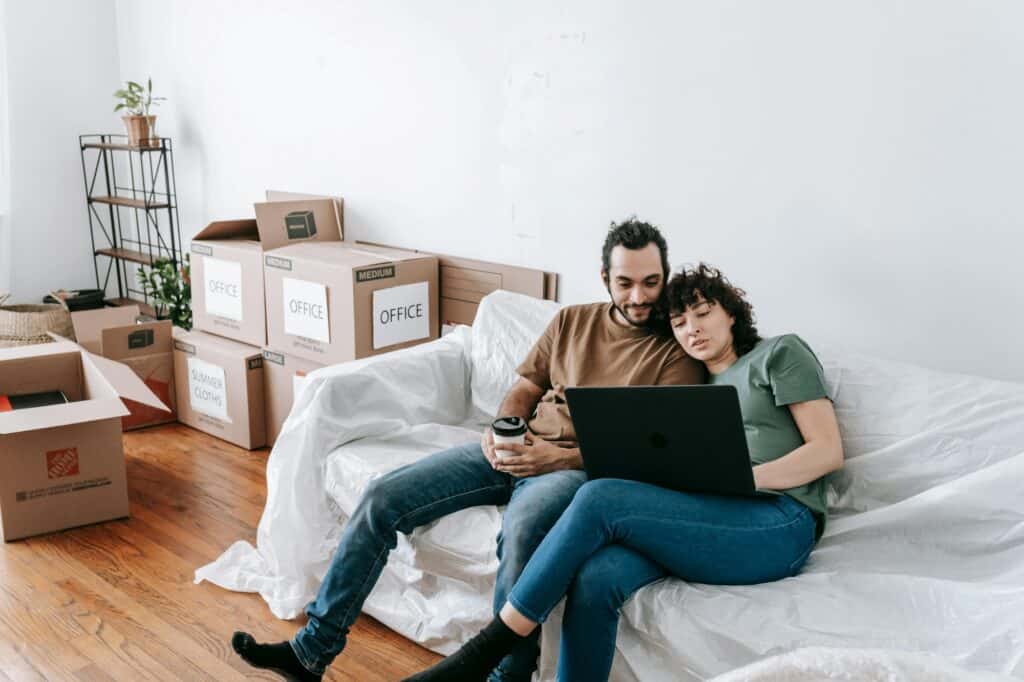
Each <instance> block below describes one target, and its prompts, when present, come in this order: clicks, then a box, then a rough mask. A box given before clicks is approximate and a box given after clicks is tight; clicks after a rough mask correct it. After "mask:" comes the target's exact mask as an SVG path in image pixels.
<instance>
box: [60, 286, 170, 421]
mask: <svg viewBox="0 0 1024 682" xmlns="http://www.w3.org/2000/svg"><path fill="white" fill-rule="evenodd" d="M138 318H139V308H138V306H123V307H118V308H100V309H98V310H82V311H79V312H75V313H71V323H72V324H73V325H74V328H75V337H76V338H77V339H78V343H79V345H80V346H82V347H83V348H85V349H86V350H87V351H89V352H90V353H95V354H96V355H101V356H103V357H105V358H108V359H110V360H117V361H118V362H121V363H123V364H125V365H127V366H128V367H131V368H132V370H133V371H134V372H135V374H136V375H137V376H138V377H139V378H140V379H142V381H143V383H145V384H146V386H148V387H149V390H151V391H152V392H153V393H154V395H156V396H157V398H159V399H160V402H162V403H163V404H164V405H167V406H169V407H170V408H171V409H170V411H167V410H158V409H155V408H153V407H151V406H149V405H144V404H142V403H137V402H135V401H132V400H126V401H125V406H126V407H127V408H128V410H129V411H130V412H131V414H129V415H127V416H126V417H124V418H123V419H122V420H121V427H122V428H123V429H124V430H125V431H129V430H131V429H140V428H143V427H145V426H155V425H157V424H169V423H171V422H174V421H176V420H177V417H176V415H175V404H176V402H177V400H176V398H175V395H174V355H173V348H172V346H171V321H170V320H149V321H144V322H136V320H137V319H138Z"/></svg>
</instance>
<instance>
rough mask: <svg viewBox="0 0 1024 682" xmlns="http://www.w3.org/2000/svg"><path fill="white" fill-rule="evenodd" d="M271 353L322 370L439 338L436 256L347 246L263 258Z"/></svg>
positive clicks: (287, 250)
mask: <svg viewBox="0 0 1024 682" xmlns="http://www.w3.org/2000/svg"><path fill="white" fill-rule="evenodd" d="M263 262H264V265H265V268H264V271H265V280H266V281H265V286H266V294H267V346H269V347H270V348H273V349H275V350H277V351H281V352H284V353H288V354H289V355H294V356H296V357H300V358H305V359H307V360H312V361H313V362H319V363H322V364H325V365H331V364H336V363H339V362H346V361H348V360H354V359H356V358H362V357H366V356H368V355H376V354H378V353H384V352H387V351H392V350H397V349H399V348H405V347H406V346H411V345H414V344H417V343H422V342H423V341H427V340H430V339H436V338H437V336H438V309H437V300H438V290H437V272H438V270H437V257H435V256H432V255H428V254H421V253H413V252H411V251H400V250H397V249H388V248H384V247H371V246H365V247H364V246H354V245H352V244H344V243H334V242H331V243H323V244H293V245H291V246H285V247H283V248H280V249H275V250H274V251H270V252H267V253H266V254H264V257H263Z"/></svg>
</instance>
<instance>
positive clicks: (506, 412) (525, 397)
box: [480, 377, 544, 468]
mask: <svg viewBox="0 0 1024 682" xmlns="http://www.w3.org/2000/svg"><path fill="white" fill-rule="evenodd" d="M543 395H544V389H543V388H541V387H540V386H538V385H537V384H535V383H533V382H532V381H530V380H529V379H527V378H525V377H519V381H517V382H516V383H515V384H513V385H512V388H510V389H509V391H508V393H506V394H505V399H504V400H502V401H501V407H499V408H498V414H497V416H498V417H522V418H523V419H525V420H529V419H530V417H531V416H532V415H533V411H534V410H535V409H537V403H538V402H540V399H541V397H542V396H543ZM480 447H482V448H483V450H484V457H486V458H487V461H488V462H490V463H491V466H492V467H494V466H495V465H496V464H497V463H498V456H497V455H495V454H494V434H493V433H492V432H491V427H489V426H488V427H487V430H486V431H484V435H483V438H482V439H481V440H480ZM501 449H502V450H506V449H508V448H507V447H506V446H504V445H502V446H501ZM495 468H497V467H495Z"/></svg>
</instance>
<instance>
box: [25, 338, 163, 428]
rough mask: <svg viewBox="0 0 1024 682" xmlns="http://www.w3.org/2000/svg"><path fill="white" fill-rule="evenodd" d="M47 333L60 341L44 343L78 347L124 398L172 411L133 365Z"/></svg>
mask: <svg viewBox="0 0 1024 682" xmlns="http://www.w3.org/2000/svg"><path fill="white" fill-rule="evenodd" d="M47 334H49V336H50V338H52V339H54V340H55V341H57V342H58V343H50V344H44V345H46V346H50V347H55V348H58V349H60V348H63V349H64V350H68V347H71V348H75V349H78V350H79V351H80V352H81V353H82V362H91V363H92V365H93V367H95V368H96V369H97V370H98V371H99V373H100V374H102V375H103V378H104V379H106V380H107V382H108V383H109V384H110V386H111V388H113V389H114V391H115V392H116V393H117V394H118V395H119V396H121V397H122V398H128V399H129V400H134V401H135V402H137V403H142V404H143V405H149V406H150V407H155V408H156V409H158V410H164V411H165V412H170V411H171V409H170V408H169V407H167V406H166V405H164V404H163V403H162V402H160V399H159V398H157V397H156V395H155V394H154V393H153V391H151V390H149V387H148V386H146V384H145V383H143V381H142V379H140V378H139V377H138V375H136V374H135V372H134V371H132V368H131V367H128V366H127V365H123V364H121V363H120V362H115V361H114V360H108V359H106V358H104V357H102V356H99V355H96V354H94V353H90V352H89V351H87V350H85V349H84V348H82V347H81V346H79V345H78V344H76V343H73V342H71V341H68V340H67V339H65V338H64V337H62V336H60V335H58V334H54V333H53V332H47ZM27 348H32V346H27ZM50 352H54V351H50ZM124 414H128V412H127V411H125V412H124Z"/></svg>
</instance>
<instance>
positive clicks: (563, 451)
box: [480, 377, 583, 478]
mask: <svg viewBox="0 0 1024 682" xmlns="http://www.w3.org/2000/svg"><path fill="white" fill-rule="evenodd" d="M543 395H544V389H543V388H541V387H540V386H538V385H537V384H535V383H533V382H532V381H530V380H529V379H527V378H525V377H519V381H517V382H516V383H515V384H514V385H513V386H512V388H511V390H509V392H508V394H506V395H505V399H504V400H503V401H501V407H500V408H498V416H499V417H522V418H523V419H527V420H528V419H529V418H530V417H531V416H532V415H533V411H534V410H535V409H536V408H537V403H538V402H540V399H541V397H542V396H543ZM526 438H527V442H526V444H525V445H519V444H517V443H502V445H501V449H502V450H509V451H511V452H515V453H517V454H516V455H515V456H513V457H505V458H504V459H498V456H497V455H496V454H494V434H493V433H492V432H491V429H490V428H488V429H487V430H486V431H484V435H483V438H482V439H481V442H480V446H481V447H482V448H483V451H484V457H486V458H487V461H488V462H490V463H491V466H492V467H494V469H496V470H497V471H504V472H505V473H507V474H511V475H513V476H516V477H517V478H526V477H527V476H539V475H541V474H546V473H548V472H551V471H558V470H559V469H582V468H583V458H582V457H581V456H580V451H579V448H562V447H559V446H557V445H554V444H553V443H549V442H548V441H546V440H543V439H542V438H537V437H536V436H531V435H529V434H527V436H526Z"/></svg>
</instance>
